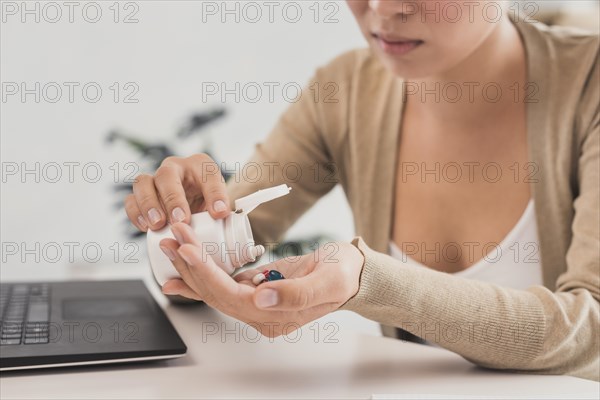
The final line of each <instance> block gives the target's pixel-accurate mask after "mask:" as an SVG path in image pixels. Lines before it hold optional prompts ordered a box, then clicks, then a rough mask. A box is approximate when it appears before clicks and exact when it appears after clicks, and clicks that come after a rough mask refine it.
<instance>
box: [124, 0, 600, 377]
mask: <svg viewBox="0 0 600 400" xmlns="http://www.w3.org/2000/svg"><path fill="white" fill-rule="evenodd" d="M450 4H451V6H450ZM348 5H349V7H350V8H351V10H352V12H353V14H354V15H355V17H356V20H357V21H358V24H359V26H360V28H361V30H362V32H363V34H364V36H365V37H366V39H367V41H368V42H369V47H370V48H369V49H368V50H367V49H365V50H357V51H352V52H349V53H347V54H344V55H342V56H340V57H338V58H337V59H335V60H334V61H333V62H331V63H330V64H329V65H328V66H326V67H324V68H321V69H320V70H318V71H317V73H316V75H315V77H314V78H313V80H312V81H311V82H310V83H309V85H308V88H315V85H316V87H318V88H319V89H320V90H319V91H312V92H311V95H307V94H306V93H305V94H304V95H303V96H302V97H301V99H300V100H299V101H298V102H296V103H294V104H293V105H292V106H291V107H290V108H289V110H288V111H287V112H286V113H285V114H284V115H283V117H282V118H281V119H280V121H279V123H278V124H277V126H276V127H275V129H274V131H273V132H272V133H271V135H270V136H269V137H268V138H267V139H266V141H265V142H264V143H263V144H261V145H259V146H258V147H257V150H256V152H255V154H254V156H253V158H252V160H251V161H252V162H253V163H254V164H253V165H255V166H260V168H261V169H262V175H260V179H258V180H253V181H252V182H249V181H244V180H243V179H241V181H239V182H234V183H233V184H231V185H230V186H229V187H228V188H225V186H224V184H223V183H222V182H221V179H220V175H219V174H218V173H215V171H216V169H215V168H207V166H210V167H214V164H212V160H210V159H209V158H208V157H207V156H206V155H197V156H193V157H190V158H185V159H179V158H169V159H167V160H165V162H164V163H163V164H162V166H161V167H160V168H159V169H158V170H157V172H156V174H155V175H154V176H140V177H139V179H138V180H137V182H136V184H135V185H134V193H133V195H131V196H129V198H128V199H127V202H126V208H127V213H128V216H129V218H130V219H131V221H132V222H133V223H134V224H135V225H136V226H137V227H138V228H139V229H141V230H144V231H145V230H147V229H159V228H161V227H163V226H164V225H165V224H166V223H171V224H173V225H172V230H173V232H174V234H175V236H176V237H177V241H175V240H165V241H163V242H162V243H161V244H162V248H163V251H164V252H165V253H166V254H167V255H168V256H169V258H170V259H171V260H172V261H173V263H174V265H175V267H176V268H177V270H178V271H179V272H180V274H181V276H182V280H172V281H169V282H168V283H167V284H165V285H164V287H163V291H164V292H165V293H169V294H181V295H183V296H187V297H190V298H195V299H202V300H204V301H205V302H206V303H208V304H209V305H211V306H213V307H215V308H217V309H219V310H221V311H223V312H224V313H226V314H229V315H231V316H233V317H235V318H238V319H240V320H243V321H245V322H249V323H253V324H255V326H257V325H258V326H261V328H260V329H261V330H262V332H263V333H264V334H266V335H269V336H277V335H279V334H282V333H284V332H282V331H281V327H284V326H285V325H286V323H294V324H298V325H303V324H306V323H307V322H309V321H312V320H314V319H316V318H319V317H321V316H323V315H325V314H327V313H329V312H332V311H334V310H337V309H346V310H353V311H356V312H358V313H359V314H361V315H363V316H365V317H367V318H370V319H372V320H375V321H378V322H380V323H382V324H383V325H384V333H386V334H389V335H397V336H400V337H408V336H410V334H413V335H415V336H418V337H421V338H423V339H425V340H427V341H430V342H434V343H437V344H438V345H440V346H443V347H445V348H447V349H449V350H451V351H454V352H456V353H458V354H460V355H461V356H463V357H465V358H466V359H468V360H471V361H472V362H474V363H476V364H479V365H482V366H487V367H491V368H498V369H512V370H521V371H535V372H536V373H548V374H571V375H574V376H579V377H584V378H588V379H596V380H598V379H599V376H598V374H599V372H598V371H599V369H598V368H599V360H598V350H599V339H598V337H599V335H598V327H599V325H600V322H599V319H600V313H599V309H600V308H599V304H598V300H599V298H600V260H599V257H598V255H599V251H600V234H599V209H600V205H599V179H600V177H599V173H598V171H599V146H600V143H599V136H600V132H599V130H600V127H599V113H598V104H599V99H598V92H599V90H598V88H599V75H600V74H599V73H598V37H597V36H595V35H587V34H583V33H581V32H576V31H574V30H569V29H565V28H548V27H545V26H543V25H540V24H534V23H530V22H527V21H525V20H524V19H525V16H523V15H514V14H515V13H513V15H512V16H511V18H509V17H508V16H507V14H508V11H509V9H508V8H507V7H506V6H502V7H503V8H499V7H500V6H499V3H493V2H460V3H457V2H431V1H424V2H405V1H395V0H387V1H377V0H353V1H350V0H349V1H348ZM332 84H333V85H332ZM312 94H314V96H313V95H312ZM290 165H293V166H294V168H293V169H294V170H300V171H301V173H300V174H296V173H292V172H290V168H289V166H290ZM281 183H287V184H289V185H290V186H291V187H292V188H293V191H292V193H291V194H290V195H288V196H286V197H284V198H282V199H279V200H275V201H273V202H271V203H268V204H265V205H263V206H261V207H260V208H258V209H257V210H255V211H254V212H253V213H252V214H251V222H252V226H253V229H254V233H255V238H256V239H257V242H259V243H269V242H274V241H276V240H278V239H279V238H281V236H282V235H283V234H284V232H285V231H286V229H287V228H288V227H289V226H290V225H291V224H292V223H293V222H294V221H295V220H296V219H297V218H298V217H299V216H300V215H301V214H302V213H303V212H304V211H305V210H307V209H308V208H309V207H310V206H311V205H312V204H313V203H314V202H315V201H316V200H317V199H319V198H320V197H321V196H323V195H324V194H325V193H327V192H328V191H329V190H330V189H332V188H333V187H334V186H335V185H336V184H337V183H340V184H341V185H342V187H343V188H344V190H345V193H346V195H347V197H348V200H349V203H350V206H351V208H352V211H353V215H354V219H355V225H356V231H357V233H358V235H360V237H358V238H357V239H355V240H354V241H353V242H352V243H336V244H335V246H333V247H332V246H325V247H323V248H321V249H319V251H317V252H315V253H314V254H310V255H307V256H304V257H302V258H301V259H299V260H298V259H294V260H285V259H284V260H280V261H277V262H275V263H274V265H271V266H270V268H272V269H276V270H279V271H281V272H282V273H283V274H284V275H285V276H286V277H287V278H288V279H285V280H280V281H274V282H267V283H263V284H261V285H260V286H258V287H256V286H254V285H253V284H252V283H251V276H252V274H251V272H245V273H242V274H240V275H237V276H236V277H235V278H234V279H232V278H231V277H230V276H228V275H227V274H226V273H225V272H224V271H222V270H220V269H219V268H218V267H217V266H216V265H215V264H214V262H212V260H211V259H210V258H208V257H206V255H204V254H203V249H202V246H201V244H200V243H197V242H196V241H195V240H194V238H193V236H192V232H191V229H190V228H189V227H188V225H186V223H187V222H189V220H190V214H191V213H192V212H198V211H201V210H208V211H209V213H210V214H211V215H212V216H213V217H214V218H223V217H226V216H227V215H228V214H229V213H230V212H231V211H230V207H229V206H228V204H230V200H233V199H236V198H239V197H241V196H243V195H245V194H248V193H251V192H254V191H255V190H257V189H261V188H265V187H270V186H274V185H277V184H281ZM490 244H492V245H490ZM494 244H495V245H494ZM289 278H292V279H289ZM274 321H275V322H277V324H276V325H275V327H274V326H273V324H266V323H267V322H274ZM261 323H265V324H264V326H263V325H260V324H261ZM288 326H289V325H288ZM395 328H400V329H395Z"/></svg>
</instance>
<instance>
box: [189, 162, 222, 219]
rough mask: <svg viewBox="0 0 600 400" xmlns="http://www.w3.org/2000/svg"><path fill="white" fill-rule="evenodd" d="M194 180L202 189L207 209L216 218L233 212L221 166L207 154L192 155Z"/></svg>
mask: <svg viewBox="0 0 600 400" xmlns="http://www.w3.org/2000/svg"><path fill="white" fill-rule="evenodd" d="M191 173H192V177H191V178H192V180H193V182H194V183H195V184H196V185H197V187H200V188H201V190H202V197H204V199H205V201H206V209H207V211H208V212H209V214H210V215H211V217H213V218H215V219H219V218H225V217H227V216H228V215H229V214H230V213H231V208H230V206H229V196H227V191H226V186H225V181H224V180H223V175H221V170H220V169H219V166H218V165H217V164H216V163H215V162H214V161H213V160H212V158H210V157H209V156H207V155H206V154H197V155H195V156H192V168H191Z"/></svg>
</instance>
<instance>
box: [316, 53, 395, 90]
mask: <svg viewBox="0 0 600 400" xmlns="http://www.w3.org/2000/svg"><path fill="white" fill-rule="evenodd" d="M382 68H383V66H382V65H381V63H380V62H379V60H378V59H377V58H376V57H375V56H374V55H373V52H372V51H371V49H369V48H360V49H354V50H350V51H346V52H344V53H342V54H340V55H338V56H336V57H334V58H333V59H332V60H331V61H329V62H328V63H327V64H325V65H323V66H321V67H320V68H318V69H317V72H316V75H317V76H319V77H321V78H330V79H332V80H336V81H338V82H339V83H340V84H341V83H345V84H350V83H351V82H352V80H353V79H355V78H356V77H357V76H360V75H365V74H367V75H368V74H370V73H373V72H377V71H380V70H381V69H382Z"/></svg>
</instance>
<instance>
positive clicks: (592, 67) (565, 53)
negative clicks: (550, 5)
mask: <svg viewBox="0 0 600 400" xmlns="http://www.w3.org/2000/svg"><path fill="white" fill-rule="evenodd" d="M519 25H520V31H521V33H522V35H523V37H524V40H525V43H526V47H527V52H528V53H529V55H528V59H529V62H531V63H533V64H534V65H532V66H530V70H532V71H537V72H536V73H535V78H534V81H535V83H536V84H537V85H539V89H540V98H541V99H544V102H547V104H546V105H547V106H548V112H549V113H550V114H552V115H554V118H559V119H560V120H562V121H563V122H567V123H570V124H571V127H572V128H573V133H574V134H575V135H576V137H577V142H579V143H580V144H581V143H582V142H583V141H584V140H585V138H586V136H587V134H588V132H589V131H590V128H591V127H593V126H594V124H597V121H598V110H599V103H600V67H599V65H600V64H599V60H598V56H599V46H600V39H599V37H598V34H596V33H592V32H588V31H584V30H581V29H578V28H573V27H559V26H552V27H549V26H546V25H543V24H540V23H525V22H521V23H519V24H518V26H519Z"/></svg>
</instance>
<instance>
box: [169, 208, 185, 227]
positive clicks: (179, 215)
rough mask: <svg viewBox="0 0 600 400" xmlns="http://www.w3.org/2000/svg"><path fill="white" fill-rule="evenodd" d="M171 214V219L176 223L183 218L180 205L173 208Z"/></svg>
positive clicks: (183, 214)
mask: <svg viewBox="0 0 600 400" xmlns="http://www.w3.org/2000/svg"><path fill="white" fill-rule="evenodd" d="M171 215H172V217H173V218H172V221H173V223H174V224H176V223H177V222H181V221H183V220H184V219H185V213H184V212H183V210H182V209H181V207H177V208H174V209H173V211H172V212H171Z"/></svg>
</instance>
